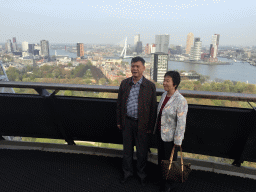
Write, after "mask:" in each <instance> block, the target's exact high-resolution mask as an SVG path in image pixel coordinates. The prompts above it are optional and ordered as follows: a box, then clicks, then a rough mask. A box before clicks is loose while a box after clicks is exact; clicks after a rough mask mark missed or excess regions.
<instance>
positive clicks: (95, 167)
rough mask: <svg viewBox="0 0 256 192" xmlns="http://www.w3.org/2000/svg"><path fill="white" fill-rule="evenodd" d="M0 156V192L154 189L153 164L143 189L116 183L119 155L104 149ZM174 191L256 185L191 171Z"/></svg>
mask: <svg viewBox="0 0 256 192" xmlns="http://www.w3.org/2000/svg"><path fill="white" fill-rule="evenodd" d="M75 149H76V150H75ZM72 151H73V152H72ZM0 153H1V158H0V163H1V172H0V173H1V174H0V180H1V183H2V184H1V185H0V191H1V192H10V191H43V192H45V191H56V192H59V191H62V192H65V191H67V192H73V191H77V192H80V191H97V192H98V191H99V192H100V191H111V192H115V191H116V192H119V191H127V192H128V191H129V192H131V191H132V192H136V191H147V192H154V191H158V190H159V187H158V186H157V184H155V183H154V181H155V179H156V178H155V172H156V169H157V165H156V164H154V163H152V162H149V163H148V169H147V172H148V174H149V177H148V181H149V182H148V184H147V185H146V186H145V187H143V186H141V185H140V183H139V180H138V178H136V177H134V178H131V179H130V180H128V181H127V182H126V183H125V184H121V183H120V182H119V180H120V178H121V176H122V170H121V164H122V158H120V157H118V156H120V154H121V151H117V152H116V153H113V151H112V152H110V151H108V152H107V153H106V150H105V149H100V148H98V149H95V148H94V149H93V148H90V147H89V148H88V147H83V146H66V145H59V144H43V143H26V142H13V141H1V147H0ZM100 154H101V155H100ZM110 155H112V157H110ZM134 164H135V163H134ZM232 167H234V166H232ZM234 169H235V167H234ZM254 171H255V170H254ZM176 187H177V191H180V192H182V191H184V192H185V191H186V192H199V191H202V192H218V191H221V192H230V191H232V192H253V191H255V189H256V182H255V180H254V179H249V178H242V177H238V176H230V175H226V174H219V173H215V172H209V171H202V170H195V169H194V170H193V171H192V172H191V174H190V176H189V179H188V180H187V181H186V182H185V183H183V184H177V186H176Z"/></svg>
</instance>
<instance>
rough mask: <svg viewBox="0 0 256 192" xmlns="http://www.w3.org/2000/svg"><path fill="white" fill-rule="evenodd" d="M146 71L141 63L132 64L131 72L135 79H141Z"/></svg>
mask: <svg viewBox="0 0 256 192" xmlns="http://www.w3.org/2000/svg"><path fill="white" fill-rule="evenodd" d="M144 71H145V66H144V65H143V64H142V62H141V61H137V62H134V63H132V66H131V72H132V76H133V77H135V78H139V79H140V78H141V77H142V75H143V72H144Z"/></svg>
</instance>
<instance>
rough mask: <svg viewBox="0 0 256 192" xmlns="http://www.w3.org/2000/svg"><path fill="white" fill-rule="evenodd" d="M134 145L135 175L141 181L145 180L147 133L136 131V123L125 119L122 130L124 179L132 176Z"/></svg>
mask: <svg viewBox="0 0 256 192" xmlns="http://www.w3.org/2000/svg"><path fill="white" fill-rule="evenodd" d="M134 143H135V145H136V155H137V174H138V176H139V177H140V178H141V179H145V177H146V176H147V175H146V173H145V167H146V164H147V157H148V133H146V131H138V121H137V120H132V119H130V118H127V117H126V118H125V127H124V129H123V146H124V149H123V171H124V176H125V177H127V176H131V175H133V165H132V161H133V149H134Z"/></svg>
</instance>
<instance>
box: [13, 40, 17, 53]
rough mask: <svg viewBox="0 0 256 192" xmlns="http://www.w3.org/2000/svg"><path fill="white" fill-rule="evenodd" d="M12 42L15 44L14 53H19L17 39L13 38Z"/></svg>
mask: <svg viewBox="0 0 256 192" xmlns="http://www.w3.org/2000/svg"><path fill="white" fill-rule="evenodd" d="M12 42H13V44H12V47H13V51H14V52H16V51H18V46H17V42H16V37H13V38H12Z"/></svg>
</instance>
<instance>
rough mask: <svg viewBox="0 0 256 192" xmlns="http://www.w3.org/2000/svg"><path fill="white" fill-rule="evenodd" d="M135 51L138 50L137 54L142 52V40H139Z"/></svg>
mask: <svg viewBox="0 0 256 192" xmlns="http://www.w3.org/2000/svg"><path fill="white" fill-rule="evenodd" d="M135 52H137V54H140V53H142V42H141V41H138V42H137V45H136V47H135Z"/></svg>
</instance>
